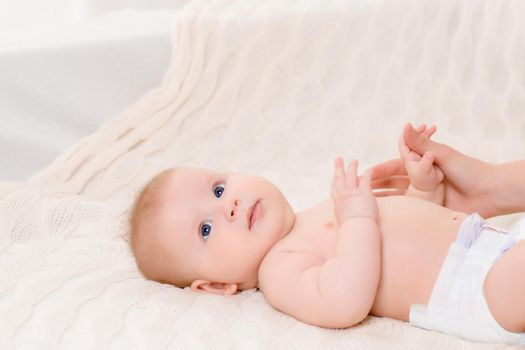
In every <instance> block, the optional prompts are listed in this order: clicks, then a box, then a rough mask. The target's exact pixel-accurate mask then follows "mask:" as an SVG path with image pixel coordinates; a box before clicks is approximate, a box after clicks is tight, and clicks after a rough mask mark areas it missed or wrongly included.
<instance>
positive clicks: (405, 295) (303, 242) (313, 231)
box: [267, 196, 467, 321]
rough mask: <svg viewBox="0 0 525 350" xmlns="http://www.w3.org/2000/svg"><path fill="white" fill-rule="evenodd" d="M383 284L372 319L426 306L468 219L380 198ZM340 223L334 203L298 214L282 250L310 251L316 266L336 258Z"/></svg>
mask: <svg viewBox="0 0 525 350" xmlns="http://www.w3.org/2000/svg"><path fill="white" fill-rule="evenodd" d="M378 205H379V212H380V220H379V225H380V230H381V235H382V241H381V242H382V247H381V248H382V249H381V250H382V254H381V258H382V262H381V280H380V283H379V287H378V290H377V294H376V298H375V301H374V304H373V306H372V309H371V310H370V314H371V315H374V316H384V317H391V318H396V319H400V320H405V321H408V314H409V309H410V304H414V303H418V304H427V302H428V299H429V298H430V293H431V291H432V287H433V286H434V283H435V281H436V279H437V276H438V273H439V271H440V268H441V265H442V263H443V261H444V259H445V257H446V255H447V252H448V248H449V246H450V244H451V243H452V242H453V241H454V239H455V238H456V233H457V231H458V229H459V227H460V225H461V222H462V221H463V220H464V218H465V217H466V216H467V214H464V213H459V212H455V211H451V210H449V209H446V208H443V207H440V206H437V205H435V204H433V203H430V202H426V201H423V200H420V199H417V198H413V197H406V196H392V197H384V198H378ZM337 234H338V224H337V220H336V218H335V215H334V211H333V203H332V200H327V201H325V202H322V203H320V204H318V205H317V206H315V207H312V208H310V209H308V210H305V211H303V212H300V213H297V215H296V222H295V225H294V228H293V230H292V231H291V232H290V233H289V234H288V236H286V237H285V238H284V239H282V240H281V241H280V242H279V243H278V244H276V245H275V246H274V247H273V248H272V251H270V253H269V254H268V257H267V258H271V255H272V253H275V252H278V251H286V250H288V251H299V252H307V253H308V254H306V256H311V259H312V261H317V262H319V261H325V260H327V259H328V258H330V257H333V256H334V253H335V247H336V244H337Z"/></svg>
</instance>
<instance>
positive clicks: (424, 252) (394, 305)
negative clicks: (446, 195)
mask: <svg viewBox="0 0 525 350" xmlns="http://www.w3.org/2000/svg"><path fill="white" fill-rule="evenodd" d="M378 203H379V210H380V217H381V221H380V227H381V233H382V235H383V240H382V264H381V281H380V284H379V288H378V290H377V294H376V299H375V301H374V305H373V306H372V309H371V311H370V314H371V315H374V316H382V317H391V318H396V319H400V320H405V321H408V315H409V309H410V304H414V303H418V304H427V303H428V300H429V298H430V294H431V292H432V288H433V286H434V283H435V281H436V279H437V276H438V274H439V271H440V269H441V265H442V264H443V261H444V259H445V257H446V255H447V252H448V249H449V247H450V244H451V243H452V242H453V241H454V240H455V238H456V234H457V231H458V229H459V227H460V225H461V222H462V221H463V220H464V218H465V217H467V214H464V213H459V212H455V211H452V210H449V209H446V208H443V207H439V206H436V205H435V204H432V203H430V202H426V201H422V200H419V199H415V198H411V197H385V198H380V199H379V200H378Z"/></svg>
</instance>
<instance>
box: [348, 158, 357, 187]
mask: <svg viewBox="0 0 525 350" xmlns="http://www.w3.org/2000/svg"><path fill="white" fill-rule="evenodd" d="M346 187H347V188H348V189H354V188H357V160H355V159H351V160H350V161H349V162H348V169H347V170H346Z"/></svg>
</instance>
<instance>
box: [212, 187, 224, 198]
mask: <svg viewBox="0 0 525 350" xmlns="http://www.w3.org/2000/svg"><path fill="white" fill-rule="evenodd" d="M223 192H224V185H223V184H220V185H217V186H215V187H214V188H213V193H214V194H215V197H217V198H220V197H221V196H222V193H223Z"/></svg>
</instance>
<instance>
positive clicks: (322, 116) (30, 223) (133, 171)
mask: <svg viewBox="0 0 525 350" xmlns="http://www.w3.org/2000/svg"><path fill="white" fill-rule="evenodd" d="M523 18H525V2H523V1H520V0H516V1H510V0H509V1H477V0H472V1H456V0H424V1H420V0H391V1H390V0H389V1H378V0H369V1H363V0H347V1H335V0H334V1H326V0H318V1H314V0H304V1H291V0H290V1H282V0H281V1H279V0H275V1H260V0H259V1H256V0H250V1H243V0H237V1H236V0H230V1H228V0H224V1H204V0H203V1H195V2H193V3H191V4H189V5H188V6H187V7H185V8H184V9H183V10H181V11H180V13H179V14H178V15H177V16H176V18H175V19H174V22H173V32H172V36H173V59H172V64H171V66H170V68H169V70H168V71H167V73H166V75H165V79H164V81H163V83H162V85H161V86H160V87H158V88H157V89H155V90H153V91H150V92H148V93H147V94H145V95H144V96H143V97H142V98H141V99H140V100H139V101H137V102H136V103H135V104H134V105H132V106H131V107H130V108H129V109H128V110H126V111H125V112H124V113H122V114H120V115H118V116H116V117H114V118H113V119H111V120H110V121H109V122H107V123H105V124H104V125H102V126H101V128H100V129H99V130H97V131H96V132H95V133H93V134H92V135H90V136H88V137H86V138H85V139H83V140H81V141H80V142H79V143H78V144H76V145H75V146H74V147H72V148H71V149H69V150H68V151H67V152H66V153H65V154H63V155H62V156H61V157H59V158H58V159H57V160H56V161H55V162H53V163H52V164H51V165H49V166H48V167H46V168H45V169H43V170H42V171H40V172H38V173H37V174H35V175H34V176H33V177H32V178H31V179H30V180H29V181H28V182H25V183H0V349H168V348H170V349H186V348H188V349H208V348H218V349H223V348H226V349H231V348H242V349H245V348H272V349H274V348H292V347H293V348H301V349H319V348H322V349H329V348H359V349H421V348H425V349H427V350H431V349H502V348H507V347H506V346H505V345H501V344H475V343H471V342H467V341H463V340H460V339H457V338H454V337H451V336H447V335H442V334H439V333H436V332H430V331H425V330H422V329H419V328H416V327H413V326H410V325H409V324H407V323H405V322H400V321H396V320H392V319H387V318H375V317H369V318H367V319H366V320H365V321H364V322H363V323H362V324H360V325H358V326H356V327H353V328H350V329H344V330H330V329H322V328H317V327H313V326H309V325H306V324H304V323H301V322H299V321H296V320H295V319H293V318H291V317H289V316H287V315H284V314H282V313H280V312H278V311H275V310H274V309H273V308H272V307H271V306H270V305H269V304H268V303H267V302H266V301H265V299H264V297H263V295H262V294H261V293H260V292H258V291H255V290H249V291H245V292H242V293H240V294H239V295H236V296H232V297H219V296H213V295H205V294H200V293H199V294H197V293H194V292H192V291H190V290H188V289H185V290H181V289H177V288H175V287H172V286H169V285H163V284H159V283H156V282H152V281H147V280H145V279H144V278H143V277H142V276H141V275H140V273H139V272H138V270H137V268H136V266H135V262H134V259H133V256H132V254H131V251H130V248H129V246H128V233H129V232H128V230H129V228H128V224H127V220H128V215H129V210H130V207H131V205H132V203H133V199H134V197H135V195H136V194H137V192H138V191H139V190H140V189H141V186H143V185H144V184H145V183H146V182H147V181H148V180H149V179H150V178H151V177H152V176H154V175H155V174H156V173H158V172H159V171H160V170H162V169H163V168H165V167H169V166H172V165H195V166H203V167H210V168H216V169H229V170H236V171H244V172H249V173H256V174H259V175H261V176H264V177H267V178H268V179H270V180H271V181H273V182H274V183H275V184H276V185H277V186H278V187H280V188H281V189H282V190H283V192H284V194H285V195H286V196H287V197H288V198H289V199H290V202H291V204H292V206H293V207H294V209H296V210H297V211H299V210H302V209H306V208H308V207H309V206H311V205H313V204H316V203H317V202H319V201H321V200H323V199H325V198H327V197H328V196H329V187H330V180H331V170H332V168H331V166H332V160H333V157H334V156H336V155H342V156H344V157H346V158H347V159H348V158H349V157H355V158H358V159H360V160H361V164H362V166H369V165H372V164H374V163H376V162H379V161H383V160H386V159H388V158H392V157H395V156H396V154H397V150H396V141H397V138H398V135H399V133H400V131H401V128H402V125H403V123H404V122H405V121H412V122H414V123H419V122H427V123H437V124H438V126H439V128H440V130H439V131H438V133H437V134H436V136H435V138H436V139H438V140H440V141H444V142H447V143H449V144H451V145H453V146H455V147H456V148H458V149H460V150H462V151H464V152H466V153H468V154H471V155H473V156H477V157H481V158H483V159H485V160H489V161H505V160H512V159H517V158H525V118H524V114H525V65H524V62H525V44H524V43H525V24H524V22H523V21H522V19H523ZM144 54H147V53H144ZM130 74H132V72H130ZM122 84H125V81H123V82H122ZM57 98H60V97H59V96H57ZM93 103H97V102H96V101H93ZM86 107H89V106H86ZM508 348H511V347H508Z"/></svg>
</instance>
